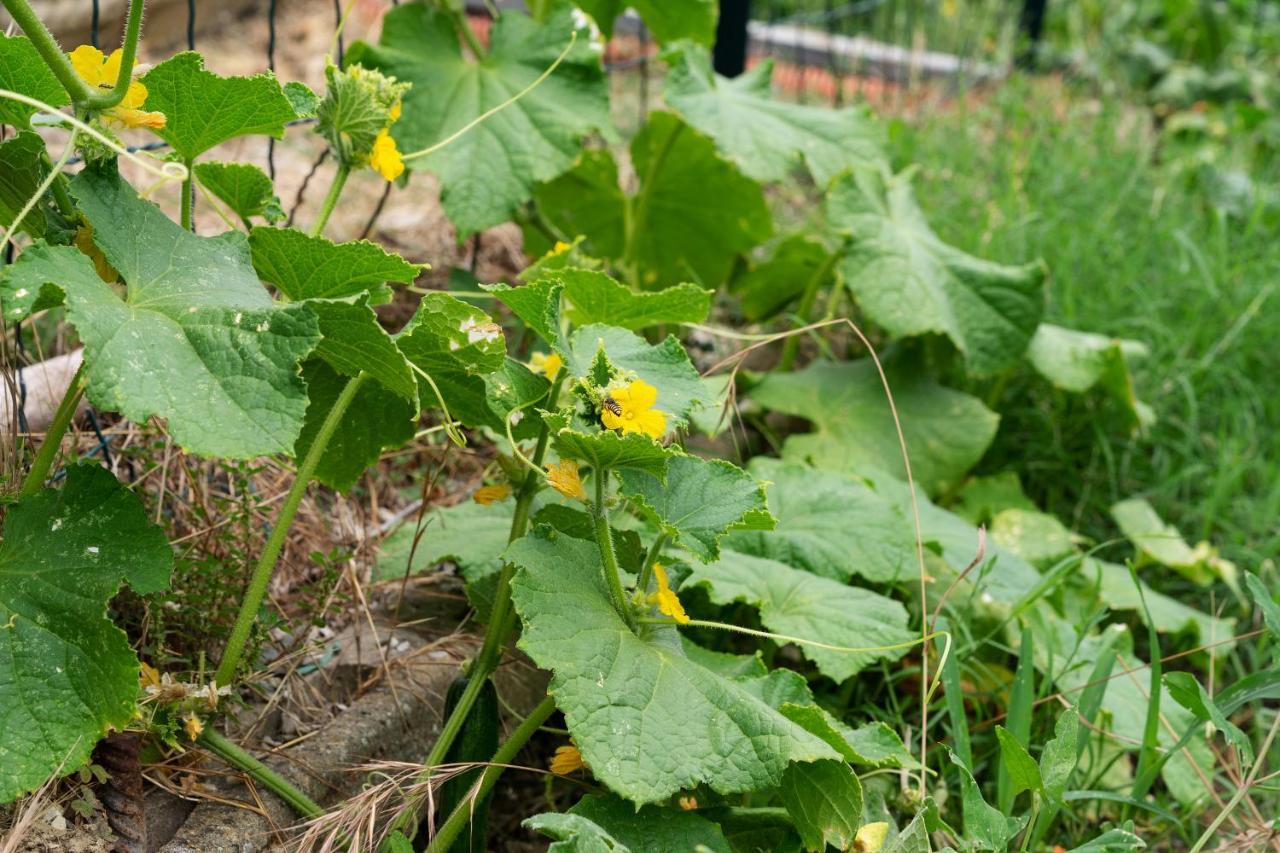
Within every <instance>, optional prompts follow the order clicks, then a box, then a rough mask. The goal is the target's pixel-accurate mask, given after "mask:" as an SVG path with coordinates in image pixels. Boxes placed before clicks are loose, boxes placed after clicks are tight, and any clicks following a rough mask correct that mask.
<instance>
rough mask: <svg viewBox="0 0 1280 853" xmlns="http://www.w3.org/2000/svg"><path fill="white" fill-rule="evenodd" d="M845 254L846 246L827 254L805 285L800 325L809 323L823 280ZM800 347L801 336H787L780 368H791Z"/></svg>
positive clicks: (797, 313) (798, 307) (798, 306)
mask: <svg viewBox="0 0 1280 853" xmlns="http://www.w3.org/2000/svg"><path fill="white" fill-rule="evenodd" d="M843 255H844V247H843V246H841V247H840V248H839V249H837V250H836V251H834V252H832V253H831V254H830V255H828V256H827V259H826V260H825V261H823V262H822V265H821V266H819V267H818V268H817V269H816V270H814V272H813V275H812V276H811V277H810V278H809V280H808V281H807V282H805V285H804V292H803V293H801V294H800V304H799V305H797V306H796V316H797V317H799V318H800V325H801V326H807V325H808V324H809V320H810V317H809V314H810V313H812V311H813V303H814V301H815V300H816V299H817V298H818V291H819V290H821V289H822V282H823V281H825V280H826V278H827V276H828V275H830V274H831V269H832V267H834V266H835V265H836V261H838V260H839V259H840V258H841V257H842V256H843ZM799 349H800V336H799V335H792V336H790V337H789V338H787V340H786V342H785V343H784V344H783V345H782V356H781V358H779V359H778V370H790V369H791V365H792V364H794V363H795V360H796V354H797V352H798V351H799Z"/></svg>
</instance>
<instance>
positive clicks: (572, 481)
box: [547, 459, 587, 501]
mask: <svg viewBox="0 0 1280 853" xmlns="http://www.w3.org/2000/svg"><path fill="white" fill-rule="evenodd" d="M547 482H548V483H550V484H551V488H553V489H555V490H556V491H557V492H559V493H560V494H562V495H564V496H565V497H566V498H577V499H578V500H580V501H585V500H586V499H587V490H586V489H584V488H582V477H580V476H579V475H578V463H577V462H574V461H573V460H572V459H561V460H560V461H559V462H557V463H556V464H554V465H548V466H547Z"/></svg>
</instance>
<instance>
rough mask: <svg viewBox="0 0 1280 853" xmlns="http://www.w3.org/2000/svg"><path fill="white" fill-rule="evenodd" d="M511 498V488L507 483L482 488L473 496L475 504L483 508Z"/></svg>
mask: <svg viewBox="0 0 1280 853" xmlns="http://www.w3.org/2000/svg"><path fill="white" fill-rule="evenodd" d="M509 497H511V487H510V486H508V485H507V484H506V483H499V484H498V485H496V486H481V487H480V488H479V489H476V493H475V495H473V498H474V499H475V502H476V503H478V504H480V505H481V506H488V505H489V504H492V503H497V502H498V501H505V500H506V499H507V498H509Z"/></svg>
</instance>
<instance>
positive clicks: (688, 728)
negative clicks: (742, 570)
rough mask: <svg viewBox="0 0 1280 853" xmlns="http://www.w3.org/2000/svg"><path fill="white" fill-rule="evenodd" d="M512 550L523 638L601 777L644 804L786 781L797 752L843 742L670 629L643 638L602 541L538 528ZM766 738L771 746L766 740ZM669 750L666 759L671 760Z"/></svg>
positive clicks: (804, 755)
mask: <svg viewBox="0 0 1280 853" xmlns="http://www.w3.org/2000/svg"><path fill="white" fill-rule="evenodd" d="M506 557H507V559H508V560H510V561H511V562H513V563H515V564H517V565H518V566H520V567H521V569H520V571H519V572H518V573H517V575H516V577H515V580H513V581H512V597H513V599H514V601H515V605H516V608H517V610H518V611H519V612H520V615H521V617H522V618H523V619H524V621H525V630H524V633H523V634H522V635H521V638H520V647H521V648H522V649H524V651H525V652H527V653H528V654H529V656H530V657H531V658H533V660H534V661H535V662H536V663H537V664H538V665H539V666H542V667H544V668H546V669H549V670H551V672H552V680H551V686H550V691H551V693H552V695H554V696H555V698H556V703H557V705H559V707H560V710H561V711H563V712H564V716H565V721H566V722H567V723H568V725H569V730H570V731H571V732H573V735H574V739H575V741H576V742H577V744H578V748H579V749H580V750H581V752H582V756H583V758H584V759H585V760H586V762H587V764H589V765H590V766H591V768H592V772H593V773H594V774H595V776H596V778H598V779H600V780H601V781H603V782H605V783H606V784H607V785H608V786H609V787H610V789H611V790H613V791H614V792H615V793H618V794H620V795H621V796H624V797H626V798H627V799H630V800H633V801H635V802H637V803H640V804H645V803H653V802H657V801H659V800H662V799H665V798H666V797H669V796H671V795H672V794H674V793H676V792H677V791H679V790H681V789H684V788H690V787H693V786H695V785H698V784H706V785H708V786H709V787H710V788H712V789H713V790H715V791H717V792H720V793H725V794H727V793H733V792H740V791H751V790H756V789H759V788H767V787H771V786H774V785H777V784H778V783H779V782H780V781H781V778H782V774H783V771H784V770H785V769H786V767H787V765H788V764H790V763H792V762H795V761H802V762H803V761H817V760H819V759H824V758H835V757H836V755H835V754H834V752H833V751H832V749H831V748H830V747H829V746H827V745H826V744H825V743H823V742H822V741H821V740H819V739H817V738H815V737H814V736H813V735H811V734H809V733H808V732H806V731H804V730H803V729H801V728H799V727H798V726H796V725H795V724H794V723H791V722H790V721H789V720H787V719H786V718H785V717H783V716H782V715H780V714H779V713H778V712H776V711H774V710H772V709H771V708H769V707H767V706H766V705H764V703H762V702H761V701H760V700H758V699H754V698H753V697H752V696H751V695H750V694H748V693H747V692H746V691H745V690H744V689H743V688H742V687H741V686H739V685H738V684H736V683H734V682H731V681H728V680H726V679H724V678H723V677H721V676H719V675H716V674H715V673H713V672H711V671H710V670H707V669H704V668H703V667H701V666H699V665H698V664H696V663H694V662H692V661H690V660H689V659H688V658H686V657H685V656H684V654H683V653H682V652H681V649H680V646H679V643H678V642H673V640H675V639H676V638H675V633H674V630H673V629H671V628H658V627H655V628H653V629H651V630H649V631H647V632H645V634H646V635H645V636H638V635H636V634H634V633H632V631H631V630H630V628H628V627H627V624H626V622H624V621H623V620H622V617H621V616H620V615H619V614H618V613H617V612H616V611H615V610H614V609H613V607H612V606H611V605H610V603H609V594H608V591H607V589H606V585H605V582H604V579H603V577H602V573H601V565H600V555H599V552H598V551H597V549H596V547H595V546H594V545H593V544H591V543H587V542H583V541H581V540H574V539H571V538H569V537H567V536H564V535H558V534H557V533H555V531H550V530H547V529H546V528H539V529H537V530H535V531H534V532H533V533H532V534H530V535H529V536H526V537H525V538H524V539H521V540H519V541H517V542H516V543H515V544H514V545H512V546H511V548H510V549H508V551H507V554H506ZM762 740H767V741H768V742H769V743H770V748H769V749H768V750H767V751H761V750H758V749H756V748H755V746H754V744H755V743H758V742H760V741H762ZM661 756H666V758H665V759H664V758H660V757H661Z"/></svg>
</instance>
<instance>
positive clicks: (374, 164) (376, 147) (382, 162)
mask: <svg viewBox="0 0 1280 853" xmlns="http://www.w3.org/2000/svg"><path fill="white" fill-rule="evenodd" d="M369 166H370V167H371V168H372V169H373V170H374V171H375V172H377V173H378V174H379V175H382V177H383V179H385V180H387V181H394V180H395V179H396V178H398V177H400V176H401V175H402V174H404V159H403V158H402V157H401V156H400V151H399V149H397V148H396V141H395V140H394V139H392V138H391V133H390V131H388V130H387V129H385V128H384V129H382V130H380V131H378V138H377V139H375V140H373V150H372V151H370V152H369Z"/></svg>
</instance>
